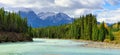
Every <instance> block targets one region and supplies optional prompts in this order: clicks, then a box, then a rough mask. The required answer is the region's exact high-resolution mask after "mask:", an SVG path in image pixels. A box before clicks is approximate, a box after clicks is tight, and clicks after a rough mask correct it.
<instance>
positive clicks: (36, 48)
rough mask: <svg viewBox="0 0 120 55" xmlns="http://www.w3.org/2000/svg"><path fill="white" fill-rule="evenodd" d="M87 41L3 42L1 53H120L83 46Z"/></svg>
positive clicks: (109, 54) (50, 54) (18, 54)
mask: <svg viewBox="0 0 120 55" xmlns="http://www.w3.org/2000/svg"><path fill="white" fill-rule="evenodd" d="M83 44H87V43H80V42H75V41H72V40H59V39H37V38H36V39H35V38H34V41H33V42H16V43H1V44H0V55H120V49H103V48H90V47H82V46H80V45H83Z"/></svg>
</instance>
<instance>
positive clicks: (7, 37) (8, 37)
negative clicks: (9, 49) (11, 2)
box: [0, 8, 32, 42]
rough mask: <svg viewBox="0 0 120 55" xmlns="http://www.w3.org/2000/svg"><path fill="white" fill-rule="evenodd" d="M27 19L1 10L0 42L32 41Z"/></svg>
mask: <svg viewBox="0 0 120 55" xmlns="http://www.w3.org/2000/svg"><path fill="white" fill-rule="evenodd" d="M30 31H31V30H30V28H29V26H28V25H27V19H26V18H24V19H23V18H21V17H20V15H19V14H17V13H14V12H7V11H4V8H0V42H17V41H32V37H30V36H29V33H30Z"/></svg>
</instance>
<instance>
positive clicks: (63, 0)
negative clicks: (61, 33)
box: [0, 0, 120, 22]
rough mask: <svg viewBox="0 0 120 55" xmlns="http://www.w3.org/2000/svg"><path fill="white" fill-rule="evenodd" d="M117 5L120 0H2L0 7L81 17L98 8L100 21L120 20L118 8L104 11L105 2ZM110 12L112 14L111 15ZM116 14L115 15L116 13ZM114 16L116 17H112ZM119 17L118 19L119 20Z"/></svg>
mask: <svg viewBox="0 0 120 55" xmlns="http://www.w3.org/2000/svg"><path fill="white" fill-rule="evenodd" d="M106 3H107V4H111V5H117V4H120V0H0V7H4V8H5V9H6V10H9V11H11V10H12V11H13V10H14V11H18V10H19V9H21V8H30V9H33V10H34V11H35V12H36V13H38V12H42V11H44V12H64V13H66V14H68V15H69V16H72V17H79V16H80V15H85V14H88V13H93V12H94V11H96V10H101V11H100V13H99V12H98V13H96V14H98V18H99V19H98V21H103V20H104V21H106V22H111V21H113V22H118V21H119V19H118V18H119V16H118V15H120V14H119V13H118V12H119V11H118V10H117V11H116V10H108V11H104V7H103V6H104V5H105V4H106ZM109 14H110V15H109ZM114 14H115V15H114ZM112 18H114V19H112ZM117 19H118V20H117Z"/></svg>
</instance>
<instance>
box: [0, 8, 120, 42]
mask: <svg viewBox="0 0 120 55" xmlns="http://www.w3.org/2000/svg"><path fill="white" fill-rule="evenodd" d="M119 33H120V23H116V24H113V25H111V26H107V25H106V23H105V22H102V23H101V24H98V22H97V20H96V16H95V15H92V14H88V15H84V16H80V18H77V19H75V20H74V22H72V23H70V24H64V25H60V26H49V27H44V28H32V27H31V26H28V24H27V19H26V18H22V17H21V16H20V15H19V14H17V13H15V12H7V11H4V9H3V8H1V9H0V42H9V41H12V42H15V41H32V37H34V38H58V39H83V40H92V41H101V42H111V43H120V41H119V40H120V37H119V36H120V35H119Z"/></svg>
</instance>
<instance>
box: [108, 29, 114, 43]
mask: <svg viewBox="0 0 120 55" xmlns="http://www.w3.org/2000/svg"><path fill="white" fill-rule="evenodd" d="M109 35H110V40H111V41H113V40H114V35H113V33H112V31H111V30H110V31H109Z"/></svg>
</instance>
